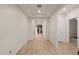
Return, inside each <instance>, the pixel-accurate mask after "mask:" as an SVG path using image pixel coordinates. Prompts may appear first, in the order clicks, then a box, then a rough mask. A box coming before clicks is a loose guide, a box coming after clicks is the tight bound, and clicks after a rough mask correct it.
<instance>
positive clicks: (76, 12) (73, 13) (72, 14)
mask: <svg viewBox="0 0 79 59" xmlns="http://www.w3.org/2000/svg"><path fill="white" fill-rule="evenodd" d="M73 18H76V19H77V35H78V39H77V47H78V48H79V7H76V8H75V9H73V10H71V11H70V12H68V13H67V14H66V28H68V29H66V32H67V34H69V20H70V19H73ZM66 37H67V38H68V39H67V40H68V41H69V35H66Z"/></svg>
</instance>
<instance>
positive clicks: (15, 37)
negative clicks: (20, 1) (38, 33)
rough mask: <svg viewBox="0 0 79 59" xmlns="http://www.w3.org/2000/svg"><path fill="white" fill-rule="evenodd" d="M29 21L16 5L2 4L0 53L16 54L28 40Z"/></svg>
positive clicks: (0, 9) (0, 12) (0, 14)
mask: <svg viewBox="0 0 79 59" xmlns="http://www.w3.org/2000/svg"><path fill="white" fill-rule="evenodd" d="M27 22H28V19H27V17H26V16H25V15H24V14H23V13H22V11H21V10H20V9H19V8H17V6H16V5H0V54H9V50H11V51H12V53H11V54H15V53H16V52H17V51H18V50H19V49H20V48H21V47H22V46H23V45H24V44H25V43H26V42H27V40H28V23H27Z"/></svg>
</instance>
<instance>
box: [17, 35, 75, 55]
mask: <svg viewBox="0 0 79 59" xmlns="http://www.w3.org/2000/svg"><path fill="white" fill-rule="evenodd" d="M16 54H17V55H63V54H65V55H76V54H77V48H76V47H75V46H74V45H73V44H67V43H59V47H58V48H56V47H55V46H54V45H53V44H52V43H51V42H50V41H49V40H45V38H44V37H43V35H41V34H38V35H37V36H36V37H35V38H34V39H33V40H29V41H28V42H27V43H26V44H25V45H24V46H23V47H22V48H21V49H20V50H19V51H18V52H17V53H16Z"/></svg>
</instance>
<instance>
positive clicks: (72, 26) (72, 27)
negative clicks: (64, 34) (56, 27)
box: [69, 18, 77, 47]
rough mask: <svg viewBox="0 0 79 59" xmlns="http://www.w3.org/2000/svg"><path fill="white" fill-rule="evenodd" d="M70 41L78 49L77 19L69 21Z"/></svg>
mask: <svg viewBox="0 0 79 59" xmlns="http://www.w3.org/2000/svg"><path fill="white" fill-rule="evenodd" d="M69 41H70V43H72V44H73V45H75V46H76V47H77V19H76V18H74V19H70V20H69Z"/></svg>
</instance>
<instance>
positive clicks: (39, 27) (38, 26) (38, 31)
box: [36, 25, 43, 34]
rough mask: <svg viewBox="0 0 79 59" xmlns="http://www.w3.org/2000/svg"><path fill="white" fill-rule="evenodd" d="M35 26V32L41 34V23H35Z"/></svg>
mask: <svg viewBox="0 0 79 59" xmlns="http://www.w3.org/2000/svg"><path fill="white" fill-rule="evenodd" d="M36 28H37V34H42V32H43V31H42V25H36Z"/></svg>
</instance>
